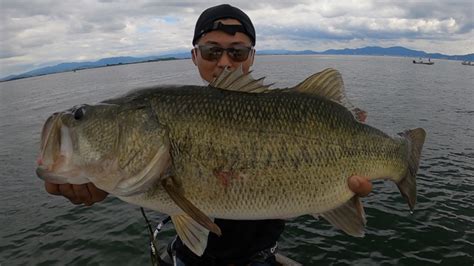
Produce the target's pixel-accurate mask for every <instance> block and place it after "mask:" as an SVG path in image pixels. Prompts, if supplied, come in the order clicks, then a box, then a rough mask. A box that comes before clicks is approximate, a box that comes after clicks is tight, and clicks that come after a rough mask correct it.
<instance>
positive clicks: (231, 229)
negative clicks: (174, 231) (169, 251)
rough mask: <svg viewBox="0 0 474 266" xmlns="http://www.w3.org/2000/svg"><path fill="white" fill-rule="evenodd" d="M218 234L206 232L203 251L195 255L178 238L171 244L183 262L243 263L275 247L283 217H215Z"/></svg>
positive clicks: (190, 263) (201, 263)
mask: <svg viewBox="0 0 474 266" xmlns="http://www.w3.org/2000/svg"><path fill="white" fill-rule="evenodd" d="M214 222H215V223H216V224H217V225H218V226H219V227H220V229H221V232H222V236H220V237H219V236H217V235H216V234H214V233H209V238H208V243H207V247H206V250H205V251H204V254H203V255H202V256H201V257H198V256H196V255H195V254H194V253H192V251H190V250H189V249H188V248H187V247H186V246H185V245H184V244H183V243H182V242H181V240H180V239H179V237H178V239H177V241H176V244H175V250H176V255H177V257H179V258H180V259H181V260H182V261H183V262H184V263H186V265H211V264H214V265H224V264H237V265H239V264H246V263H248V261H249V259H250V258H251V257H252V256H253V255H254V254H255V253H257V252H258V251H261V250H264V249H268V248H271V247H273V246H275V242H276V241H277V240H278V238H279V237H280V235H281V233H282V232H283V230H284V228H285V221H283V220H259V221H254V220H252V221H244V220H239V221H234V220H222V219H215V221H214Z"/></svg>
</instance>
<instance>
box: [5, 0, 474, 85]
mask: <svg viewBox="0 0 474 266" xmlns="http://www.w3.org/2000/svg"><path fill="white" fill-rule="evenodd" d="M221 3H229V4H231V5H233V6H236V7H239V8H241V9H242V10H243V11H244V12H246V13H247V14H248V15H249V17H250V18H251V20H252V21H253V23H254V26H255V28H256V32H257V43H256V47H255V48H256V49H257V50H268V49H287V50H306V49H308V50H314V51H325V50H328V49H343V48H360V47H364V46H382V47H391V46H404V47H407V48H410V49H414V50H423V51H426V52H432V53H443V54H448V55H462V54H469V53H474V1H472V0H452V1H451V0H406V1H402V0H380V1H379V0H354V1H352V0H347V1H346V0H337V1H336V0H332V1H330V0H313V1H309V0H306V1H305V0H296V1H278V0H258V1H229V2H218V1H209V0H206V1H171V0H166V1H163V0H154V1H153V0H133V1H129V0H61V1H53V0H42V1H40V0H0V77H5V76H7V75H10V74H20V73H23V72H26V71H29V70H32V69H36V68H39V67H43V66H48V65H54V64H58V63H62V62H80V61H96V60H98V59H101V58H106V57H115V56H136V57H141V56H149V55H161V54H166V53H172V52H183V51H189V50H191V48H192V44H191V39H192V35H193V32H194V25H195V22H196V20H197V18H198V17H199V15H200V14H201V12H202V11H203V10H205V9H206V8H208V7H210V6H213V5H217V4H221Z"/></svg>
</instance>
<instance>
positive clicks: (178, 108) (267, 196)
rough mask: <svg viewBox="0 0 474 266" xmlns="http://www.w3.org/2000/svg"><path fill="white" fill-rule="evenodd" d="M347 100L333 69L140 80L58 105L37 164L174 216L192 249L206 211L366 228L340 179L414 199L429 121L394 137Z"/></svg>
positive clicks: (60, 179) (203, 232)
mask: <svg viewBox="0 0 474 266" xmlns="http://www.w3.org/2000/svg"><path fill="white" fill-rule="evenodd" d="M351 110H356V108H354V107H353V106H352V105H350V103H349V101H347V98H346V97H345V94H344V86H343V82H342V78H341V75H340V74H339V72H337V71H336V70H334V69H326V70H325V71H323V72H320V73H316V74H314V75H312V76H310V77H309V78H307V79H306V80H304V81H303V82H301V83H300V84H298V85H297V86H295V87H293V88H287V89H268V86H264V85H263V83H262V81H261V80H253V79H252V78H251V76H250V75H248V74H247V75H244V74H242V73H241V71H238V70H237V71H233V72H231V71H224V73H223V74H222V75H221V76H219V78H218V79H217V80H216V81H214V82H213V83H211V85H210V86H208V87H205V86H162V87H154V88H147V89H141V90H136V91H132V92H130V93H128V94H126V95H124V96H122V97H118V98H115V99H110V100H106V101H103V102H101V103H99V104H95V105H80V106H76V107H73V108H72V109H69V110H67V111H64V112H59V113H55V114H53V115H52V116H51V117H49V118H48V120H47V121H46V123H45V125H44V127H43V132H42V141H41V152H40V156H39V158H38V168H37V171H36V172H37V174H38V176H39V177H40V178H42V179H43V180H46V181H48V182H52V183H72V184H83V183H87V182H92V183H94V184H95V185H96V186H97V187H98V188H101V189H103V190H105V191H107V192H109V193H110V194H113V195H115V196H117V197H119V198H120V199H122V200H124V201H127V202H130V203H133V204H137V205H140V206H143V207H147V208H150V209H153V210H156V211H159V212H162V213H166V214H169V215H171V217H172V220H173V223H174V225H175V227H176V230H177V233H178V234H179V236H180V238H181V239H182V240H183V242H184V243H185V244H186V245H187V246H188V247H189V248H190V249H191V250H192V251H193V252H194V253H196V254H197V255H201V254H202V253H203V251H204V249H205V247H206V244H207V237H208V234H209V231H212V232H214V233H216V234H220V233H221V232H220V229H219V227H218V226H217V225H216V224H214V223H213V218H222V219H233V220H239V219H242V220H251V219H255V220H258V219H276V218H281V219H284V218H290V217H296V216H300V215H305V214H312V215H320V216H322V217H324V218H325V219H326V220H328V221H329V222H330V223H332V224H333V225H334V226H336V227H338V228H340V229H342V230H344V231H345V232H346V233H348V234H350V235H354V236H362V235H363V233H364V231H363V229H364V226H365V218H364V211H363V206H362V204H361V202H360V200H359V198H358V197H357V196H355V195H354V193H353V192H352V191H351V190H350V189H349V187H348V184H347V178H348V177H350V176H353V175H359V176H367V177H370V178H371V179H381V178H383V179H390V180H391V181H393V182H395V183H396V184H397V185H398V188H399V190H400V192H401V194H402V196H403V197H404V198H405V199H406V200H407V202H408V205H409V207H410V209H413V208H414V206H415V202H416V181H415V176H416V172H417V169H418V165H419V159H420V154H421V149H422V146H423V143H424V139H425V131H424V130H423V129H421V128H417V129H413V130H407V131H404V132H403V133H400V134H399V136H395V137H391V136H388V135H387V134H385V133H383V132H381V131H380V130H378V129H376V128H374V127H371V126H369V125H366V124H363V123H360V122H358V121H357V120H356V119H355V116H354V114H353V112H351Z"/></svg>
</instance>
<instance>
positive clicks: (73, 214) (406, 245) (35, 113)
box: [0, 56, 474, 265]
mask: <svg viewBox="0 0 474 266" xmlns="http://www.w3.org/2000/svg"><path fill="white" fill-rule="evenodd" d="M326 67H333V68H336V69H338V70H340V71H341V73H342V75H343V78H344V81H345V84H346V89H347V94H348V96H349V98H350V99H352V102H353V103H354V104H355V105H356V106H358V107H360V108H362V109H364V110H367V111H368V114H369V117H368V121H367V122H368V124H370V125H372V126H375V127H377V128H379V129H381V130H383V131H385V132H387V133H389V134H395V133H397V132H400V131H403V130H405V129H409V128H414V127H423V128H425V129H426V131H427V139H426V142H425V146H424V149H423V155H422V161H421V166H420V170H419V175H418V179H417V180H418V203H417V206H416V209H415V212H414V213H413V214H410V212H409V210H408V206H407V205H406V203H405V202H404V201H403V200H402V198H401V196H400V194H399V193H398V190H397V188H396V186H395V185H394V184H392V183H389V182H383V181H377V182H375V184H374V192H373V193H372V194H371V195H370V196H369V197H366V198H364V199H363V204H364V206H365V210H366V214H367V221H368V223H367V228H366V236H365V238H354V237H350V236H347V235H345V234H344V233H342V232H341V231H339V230H336V229H334V228H333V227H332V226H330V225H329V224H328V223H327V222H326V221H324V220H319V221H318V220H314V219H313V218H312V217H310V216H302V217H298V218H295V219H291V220H289V222H288V223H287V227H286V230H285V233H284V234H283V236H282V238H281V242H280V252H281V253H283V254H285V255H287V256H289V257H291V258H293V259H295V260H297V261H300V262H301V263H303V264H305V265H430V264H439V265H473V263H474V203H473V202H474V67H470V66H462V65H461V63H460V62H458V61H443V60H437V61H436V63H435V65H433V66H425V65H415V64H412V63H411V58H395V57H360V56H258V57H257V58H256V63H255V66H254V69H255V72H254V76H255V77H260V76H267V79H266V81H267V82H275V83H276V85H275V86H276V87H284V86H291V85H295V84H297V83H298V82H299V81H301V80H303V79H304V78H306V77H307V76H308V75H310V74H312V73H314V72H318V71H321V70H322V69H324V68H326ZM156 84H197V85H201V84H202V81H201V79H200V78H199V76H198V74H197V70H196V69H195V67H194V65H193V64H192V62H191V61H190V60H179V61H166V62H153V63H143V64H134V65H122V66H114V67H107V68H99V69H90V70H82V71H77V72H68V73H60V74H53V75H48V76H41V77H34V78H28V79H23V80H16V81H10V82H4V83H0V103H1V105H0V125H1V126H0V137H1V147H0V180H1V185H0V202H1V204H0V264H1V265H66V264H67V265H86V264H87V265H147V264H149V263H150V261H149V253H148V252H149V249H148V248H149V246H148V235H147V231H146V227H145V223H144V220H143V218H142V216H141V214H140V210H139V208H138V207H136V206H133V205H130V204H126V203H124V202H121V201H120V200H118V199H116V198H114V197H112V196H109V197H108V198H107V199H106V200H105V201H104V202H101V203H99V204H95V205H94V206H92V207H84V206H75V205H72V204H71V203H69V202H68V201H67V200H66V199H64V198H62V197H55V196H51V195H49V194H47V193H46V192H45V191H44V189H43V182H42V181H41V180H39V179H38V178H36V175H35V158H36V156H37V153H38V146H39V139H40V130H41V127H42V124H43V123H44V121H45V120H46V118H47V117H48V116H49V115H50V114H52V113H53V112H55V111H60V110H64V109H67V108H69V107H71V106H73V105H76V104H81V103H95V102H98V101H100V100H104V99H107V98H111V97H113V96H117V95H119V94H122V93H125V92H127V91H128V90H130V89H132V88H136V87H143V86H149V85H156ZM147 213H148V216H149V218H151V219H152V220H153V221H155V222H156V221H158V220H160V219H162V218H163V217H164V216H163V215H161V214H159V213H154V212H151V211H148V212H147ZM173 234H174V233H173V229H172V225H167V226H166V230H165V231H163V232H162V233H160V235H159V239H160V241H161V243H162V244H163V245H164V243H166V242H168V241H169V240H170V239H171V238H172V237H173Z"/></svg>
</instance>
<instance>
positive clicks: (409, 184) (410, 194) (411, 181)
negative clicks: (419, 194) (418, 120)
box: [397, 128, 426, 210]
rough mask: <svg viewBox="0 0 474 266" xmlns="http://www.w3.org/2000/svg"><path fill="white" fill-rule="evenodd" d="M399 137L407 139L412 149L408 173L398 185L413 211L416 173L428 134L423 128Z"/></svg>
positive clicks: (404, 133)
mask: <svg viewBox="0 0 474 266" xmlns="http://www.w3.org/2000/svg"><path fill="white" fill-rule="evenodd" d="M399 135H400V136H402V137H404V138H406V139H407V140H408V141H409V143H410V144H411V147H410V154H409V156H408V169H407V172H406V174H405V176H404V177H403V178H402V179H401V180H400V182H398V183H397V186H398V189H399V190H400V193H401V194H402V196H403V198H405V200H406V201H407V202H408V206H409V207H410V210H413V208H414V207H415V203H416V172H417V170H418V166H419V163H420V156H421V149H422V147H423V143H424V142H425V136H426V132H425V130H424V129H423V128H415V129H411V130H407V131H405V132H402V133H399Z"/></svg>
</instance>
